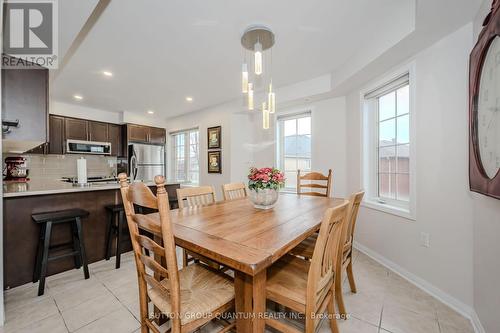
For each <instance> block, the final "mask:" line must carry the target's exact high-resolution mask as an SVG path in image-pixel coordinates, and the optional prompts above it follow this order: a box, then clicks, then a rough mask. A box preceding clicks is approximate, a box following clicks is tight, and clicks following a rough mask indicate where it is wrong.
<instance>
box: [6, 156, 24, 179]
mask: <svg viewBox="0 0 500 333" xmlns="http://www.w3.org/2000/svg"><path fill="white" fill-rule="evenodd" d="M4 176H5V178H4V180H10V181H17V182H26V181H28V180H29V178H28V163H27V159H26V158H25V157H20V156H19V157H6V158H5V169H4Z"/></svg>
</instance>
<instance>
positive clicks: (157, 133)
mask: <svg viewBox="0 0 500 333" xmlns="http://www.w3.org/2000/svg"><path fill="white" fill-rule="evenodd" d="M165 139H166V135H165V129H164V128H157V127H150V128H149V143H154V144H165Z"/></svg>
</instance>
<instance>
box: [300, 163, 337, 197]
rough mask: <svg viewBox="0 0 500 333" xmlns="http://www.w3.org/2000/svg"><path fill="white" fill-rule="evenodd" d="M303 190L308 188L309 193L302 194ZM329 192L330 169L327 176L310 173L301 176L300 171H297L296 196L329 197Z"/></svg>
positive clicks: (330, 185)
mask: <svg viewBox="0 0 500 333" xmlns="http://www.w3.org/2000/svg"><path fill="white" fill-rule="evenodd" d="M304 181H305V182H304ZM303 188H310V190H309V192H304V191H303V190H302V189H303ZM331 191H332V169H330V170H328V176H325V175H323V174H322V173H319V172H310V173H306V174H304V175H302V174H301V173H300V170H297V194H300V195H313V196H317V197H329V196H330V193H331Z"/></svg>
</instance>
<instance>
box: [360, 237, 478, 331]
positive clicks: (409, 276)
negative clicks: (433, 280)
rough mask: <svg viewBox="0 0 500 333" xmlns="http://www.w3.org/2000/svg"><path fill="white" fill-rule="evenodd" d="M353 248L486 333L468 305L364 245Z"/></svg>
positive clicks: (475, 329) (474, 312) (476, 329)
mask: <svg viewBox="0 0 500 333" xmlns="http://www.w3.org/2000/svg"><path fill="white" fill-rule="evenodd" d="M353 246H354V247H355V248H356V249H357V250H359V251H360V252H363V253H364V254H366V255H367V256H368V257H370V258H372V259H373V260H375V261H377V262H378V263H379V264H381V265H382V266H385V267H386V268H388V269H390V270H391V271H393V272H394V273H396V274H398V275H399V276H401V277H402V278H404V279H405V280H407V281H409V282H410V283H412V284H414V285H415V286H417V287H418V288H420V289H422V290H423V291H425V292H426V293H428V294H429V295H431V296H432V297H434V298H437V299H438V300H440V301H441V302H443V303H444V304H446V305H448V306H449V307H450V308H452V309H453V310H455V311H457V312H458V313H460V314H461V315H462V316H464V317H465V318H468V319H469V320H470V321H471V323H472V327H473V328H474V331H475V332H476V333H486V332H485V330H484V328H483V326H482V325H481V322H480V320H479V317H478V316H477V314H476V311H475V310H474V309H473V308H471V307H470V306H468V305H467V304H465V303H463V302H461V301H459V300H458V299H456V298H454V297H453V296H450V295H449V294H447V293H445V292H444V291H442V290H441V289H439V288H437V287H436V286H434V285H432V284H430V283H429V282H427V281H425V280H424V279H422V278H420V277H418V276H416V275H415V274H413V273H411V272H409V271H407V270H406V269H404V268H403V267H401V266H399V265H398V264H396V263H394V262H392V261H390V260H388V259H387V258H385V257H384V256H382V255H380V254H379V253H377V252H375V251H373V250H372V249H370V248H368V247H366V246H364V245H363V244H360V243H358V242H356V241H355V242H354V244H353Z"/></svg>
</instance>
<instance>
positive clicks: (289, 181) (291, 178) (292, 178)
mask: <svg viewBox="0 0 500 333" xmlns="http://www.w3.org/2000/svg"><path fill="white" fill-rule="evenodd" d="M285 178H286V180H285V187H286V188H293V189H295V188H297V172H296V171H289V172H285Z"/></svg>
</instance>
